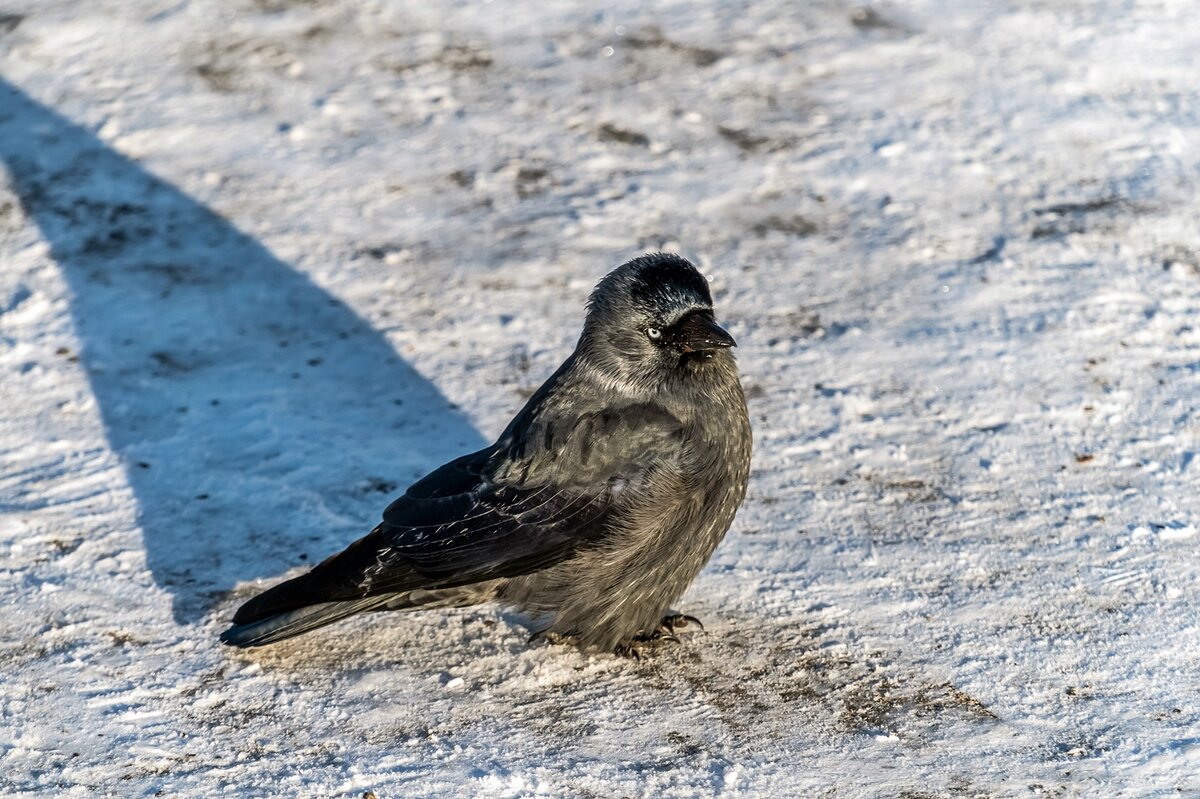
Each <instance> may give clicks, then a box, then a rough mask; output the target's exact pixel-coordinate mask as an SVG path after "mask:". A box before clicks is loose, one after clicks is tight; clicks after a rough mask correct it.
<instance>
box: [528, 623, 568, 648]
mask: <svg viewBox="0 0 1200 799" xmlns="http://www.w3.org/2000/svg"><path fill="white" fill-rule="evenodd" d="M571 638H572V636H570V635H565V634H564V633H559V632H555V631H554V630H551V629H550V628H549V627H547V628H546V629H545V630H538V631H537V632H536V633H534V634H533V635H531V636H529V640H528V641H526V642H525V643H526V644H529V645H530V646H532V645H533V644H536V643H537V642H538V641H545V642H546V643H548V644H563V643H567V642H568V641H569V640H570V639H571Z"/></svg>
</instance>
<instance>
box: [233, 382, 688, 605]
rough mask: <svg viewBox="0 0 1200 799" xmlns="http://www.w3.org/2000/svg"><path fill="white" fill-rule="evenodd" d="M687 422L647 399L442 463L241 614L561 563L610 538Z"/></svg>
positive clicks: (535, 424) (539, 428) (541, 425)
mask: <svg viewBox="0 0 1200 799" xmlns="http://www.w3.org/2000/svg"><path fill="white" fill-rule="evenodd" d="M679 427H680V426H679V423H678V421H677V420H675V419H674V417H671V416H669V415H668V414H665V412H659V411H651V410H647V409H645V408H642V407H641V406H639V407H637V408H633V409H622V410H621V411H613V412H604V413H596V414H582V415H574V416H573V417H571V418H570V419H556V420H553V421H547V420H544V419H534V420H533V421H532V422H531V424H530V426H529V429H527V430H523V431H521V435H520V436H519V437H518V438H517V439H516V440H519V441H520V442H521V446H519V447H511V446H505V442H504V439H502V440H501V442H498V443H497V444H496V445H493V446H492V447H489V448H487V449H483V450H480V451H479V452H475V453H472V454H470V455H466V456H463V457H461V458H458V459H457V460H453V461H451V462H450V463H447V464H446V465H444V466H442V467H441V468H439V469H436V470H435V471H433V472H432V473H430V474H429V475H428V476H426V477H425V478H423V479H422V480H420V481H418V482H417V483H415V484H414V485H413V486H412V487H411V488H409V489H408V491H407V492H405V494H404V495H403V496H401V497H400V498H399V499H397V500H396V501H395V502H393V503H392V504H391V505H390V506H388V508H387V510H385V511H384V514H383V521H382V523H380V525H379V526H378V527H376V528H375V530H373V531H372V532H371V533H370V534H369V535H367V536H366V537H364V538H362V539H360V540H358V541H356V542H355V543H354V544H351V545H350V547H348V548H347V549H346V550H345V551H343V552H341V553H339V554H337V555H334V556H333V557H331V558H328V559H327V560H325V561H324V562H322V563H321V564H320V565H318V566H317V567H315V568H314V569H313V570H312V571H311V572H309V573H308V574H306V575H303V576H302V577H299V578H296V579H295V580H292V581H289V582H288V583H284V584H282V585H280V586H277V587H276V588H275V589H272V590H271V591H268V592H266V593H265V594H262V595H260V596H259V597H256V598H255V599H253V600H251V601H250V602H249V603H247V605H246V606H243V609H242V611H239V616H241V617H242V618H244V619H247V620H250V619H253V618H258V617H261V616H264V615H269V614H271V613H278V612H281V611H284V610H288V609H291V608H294V607H299V606H302V605H307V604H312V603H315V602H329V601H339V600H347V599H357V598H362V597H370V596H377V595H381V594H389V593H396V592H402V591H411V590H413V589H416V588H450V587H454V586H460V585H466V584H469V583H475V582H480V581H482V580H488V579H493V578H497V577H513V576H517V575H521V574H528V573H530V572H532V571H536V570H538V569H541V568H545V567H547V566H549V565H552V564H554V563H558V562H560V561H562V560H564V559H566V558H567V557H569V556H570V555H571V553H573V552H575V551H576V550H577V549H578V548H580V547H586V546H589V545H594V544H595V543H597V542H599V541H602V540H603V539H604V537H605V536H606V535H607V534H608V533H609V532H610V531H611V529H612V527H613V526H612V524H611V522H612V520H613V518H614V515H615V514H617V513H619V509H620V507H621V506H622V505H623V504H624V503H623V501H622V500H623V499H624V498H625V497H626V496H627V495H628V494H630V493H634V494H636V493H638V492H639V491H640V488H641V486H643V485H644V484H645V482H646V481H647V480H648V479H649V477H650V475H651V474H652V473H653V472H654V471H655V470H656V469H662V468H664V466H665V465H667V464H668V462H669V461H670V459H671V457H672V451H673V450H672V448H671V447H670V444H671V442H672V441H676V440H677V439H678V436H679ZM676 449H677V447H676ZM271 594H274V596H273V597H269V595H271ZM243 611H244V613H243ZM237 620H238V619H236V618H235V621H237Z"/></svg>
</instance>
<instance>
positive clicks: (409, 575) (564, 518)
mask: <svg viewBox="0 0 1200 799" xmlns="http://www.w3.org/2000/svg"><path fill="white" fill-rule="evenodd" d="M733 346H734V340H733V338H732V337H731V336H730V335H729V334H728V333H727V332H725V330H724V329H722V328H721V327H720V326H719V325H718V324H717V322H716V321H715V319H714V317H713V304H712V295H711V294H710V293H709V288H708V282H707V281H706V280H705V279H704V277H703V276H702V275H701V274H700V273H699V272H698V271H696V268H695V267H694V266H692V264H691V263H689V262H688V261H687V260H686V259H684V258H681V257H679V256H677V255H669V254H664V253H654V254H648V255H645V256H642V257H640V258H636V259H634V260H632V261H629V262H628V263H626V264H623V265H622V266H620V267H618V268H617V269H615V270H613V271H612V272H610V273H609V274H608V275H607V276H606V277H605V278H604V279H603V280H601V281H600V283H599V284H598V285H597V286H596V288H595V290H594V291H593V292H592V295H591V299H590V300H589V301H588V309H587V318H586V320H585V321H584V325H583V333H582V335H581V336H580V338H579V343H578V344H577V345H576V347H575V351H574V352H573V353H571V355H570V357H568V358H567V360H566V361H565V362H564V363H563V364H562V366H560V367H559V368H558V370H557V371H556V372H555V373H554V374H553V375H551V376H550V378H549V379H548V380H547V381H546V382H545V384H544V385H542V387H541V388H540V389H538V391H537V392H536V393H535V394H534V395H533V396H532V397H531V398H530V400H529V402H528V403H526V405H525V407H524V408H522V409H521V411H520V413H518V414H517V415H516V418H514V419H513V420H512V422H510V423H509V425H508V427H507V428H506V429H505V430H504V432H503V433H502V434H501V435H500V438H499V439H497V441H496V443H495V444H493V445H492V446H490V447H487V448H486V449H482V450H480V451H479V452H474V453H472V454H470V455H464V456H463V457H461V458H458V459H457V460H453V461H450V462H449V463H447V464H446V465H444V466H442V467H441V468H439V469H436V470H435V471H433V472H432V473H430V474H429V475H428V476H426V477H424V478H422V479H421V480H419V481H417V482H416V483H415V484H413V485H412V487H410V488H409V489H408V490H407V491H406V492H405V493H404V495H403V496H402V497H400V498H399V499H397V500H396V501H395V502H393V503H392V504H391V505H389V506H388V507H387V509H386V510H385V511H384V512H383V521H382V522H381V523H380V524H379V526H378V527H376V528H375V529H374V530H372V531H371V532H370V534H368V535H367V536H365V537H364V538H361V539H359V540H358V541H356V542H354V543H353V544H351V545H350V546H349V547H347V548H346V549H345V550H344V551H343V552H341V553H339V554H337V555H334V556H332V557H330V558H328V559H327V560H325V561H324V562H322V563H321V564H320V565H318V566H316V567H315V568H313V569H312V570H311V571H310V572H308V573H307V574H304V575H302V576H300V577H296V578H295V579H292V580H288V581H286V582H283V583H281V584H279V585H277V586H275V587H274V588H271V589H268V590H267V591H264V592H263V593H261V594H259V595H258V596H256V597H254V598H253V599H251V600H250V601H248V602H246V603H245V604H244V605H242V606H241V608H240V609H239V610H238V611H237V613H236V614H235V615H234V617H233V626H232V627H230V628H229V629H228V630H226V631H225V633H224V634H223V635H222V636H221V640H222V641H224V642H225V643H227V644H233V645H234V646H241V647H247V646H260V645H263V644H270V643H274V642H275V641H279V640H282V639H284V638H290V637H291V636H293V635H299V634H300V633H304V632H308V631H309V630H313V629H315V628H317V627H321V626H324V625H326V624H329V623H331V622H334V621H337V620H339V619H343V618H346V617H347V616H351V615H354V614H356V613H361V612H363V611H378V610H400V609H413V608H433V607H460V606H465V605H474V604H477V603H481V602H489V601H496V602H500V603H503V604H505V605H508V606H513V607H516V608H519V609H520V610H521V611H523V612H524V613H526V614H528V615H529V616H531V617H532V618H534V619H535V620H536V621H537V622H539V623H540V624H541V625H542V627H541V630H540V632H539V634H543V633H545V634H549V635H551V636H553V637H563V638H567V639H571V640H573V641H575V642H576V643H577V644H578V645H580V646H582V647H596V648H600V649H605V650H612V651H616V652H625V653H634V654H636V653H637V645H638V644H639V642H643V641H648V640H655V639H658V638H663V637H667V638H671V637H673V636H672V635H671V633H672V632H673V631H674V630H676V629H677V628H680V627H683V626H686V625H687V624H688V623H692V622H696V620H695V619H693V618H692V617H690V616H683V615H678V614H676V615H664V614H666V613H667V611H668V609H669V608H670V607H671V604H672V603H673V602H674V601H675V600H677V599H678V598H679V597H680V596H681V595H682V594H683V592H684V590H685V589H686V588H687V586H688V584H689V583H691V581H692V579H693V578H694V577H695V576H696V574H697V573H698V572H699V571H700V569H701V568H702V567H703V566H704V564H705V563H706V562H707V561H708V559H709V557H710V556H711V555H712V553H713V550H714V549H716V546H717V544H718V543H720V541H721V539H722V538H723V537H724V536H725V532H726V531H727V530H728V529H729V526H730V524H731V523H732V522H733V516H734V513H735V512H736V511H737V509H738V506H739V505H741V503H742V500H743V498H744V497H745V495H746V481H747V479H748V477H749V473H750V443H751V436H750V420H749V418H748V416H747V413H746V401H745V397H744V395H743V393H742V386H741V383H740V382H739V380H738V372H737V366H736V364H735V363H734V359H733V355H732V353H731V351H730V348H731V347H733ZM696 623H698V622H696Z"/></svg>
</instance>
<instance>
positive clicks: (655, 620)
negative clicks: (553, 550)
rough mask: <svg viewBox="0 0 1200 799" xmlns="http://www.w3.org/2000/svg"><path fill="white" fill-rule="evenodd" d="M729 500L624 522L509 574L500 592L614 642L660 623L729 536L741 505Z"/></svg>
mask: <svg viewBox="0 0 1200 799" xmlns="http://www.w3.org/2000/svg"><path fill="white" fill-rule="evenodd" d="M730 500H733V497H732V496H731V497H730V498H729V499H728V500H726V501H724V502H722V503H721V505H722V506H724V507H720V508H716V509H714V508H712V507H711V506H709V505H708V504H707V503H705V502H703V501H698V502H690V503H681V505H680V506H679V507H677V508H676V509H675V510H676V512H674V513H670V514H666V515H665V516H664V518H663V519H662V521H661V523H660V524H657V525H649V526H638V525H633V526H630V527H627V528H626V529H624V530H622V531H620V532H618V533H617V534H615V535H614V536H613V537H612V539H611V540H610V541H608V542H606V543H605V544H604V545H602V546H599V547H596V548H592V549H587V550H584V551H582V552H580V553H578V554H577V555H576V556H575V557H573V558H570V559H568V560H566V561H564V562H562V563H560V564H557V565H555V566H553V567H551V568H549V569H546V570H544V571H541V572H536V573H534V574H530V575H526V576H524V577H519V578H515V579H513V580H510V581H509V583H508V585H507V586H506V588H505V589H504V591H503V597H502V598H503V599H505V600H507V601H509V602H511V603H512V604H515V605H517V606H519V607H521V608H522V609H523V610H524V611H526V612H528V613H530V614H531V615H534V616H537V617H541V618H542V619H544V620H546V621H548V622H549V623H548V626H547V627H546V629H549V630H552V631H554V632H558V633H562V634H566V635H572V636H574V637H576V638H577V639H578V640H579V641H580V643H582V644H584V645H591V646H596V647H599V648H602V649H611V648H613V647H615V646H616V645H617V644H620V643H622V642H626V641H628V640H629V639H630V638H632V637H633V636H635V635H637V634H638V633H641V632H649V631H652V630H654V629H657V627H658V625H659V623H660V622H661V620H662V618H663V616H664V614H665V613H666V612H667V610H668V609H669V608H670V606H671V603H673V602H675V601H676V600H677V599H679V597H680V596H681V595H682V594H683V592H684V591H685V590H686V589H687V587H688V585H689V584H691V582H692V580H693V579H694V578H695V577H696V575H697V574H698V573H699V572H700V570H701V569H702V568H704V564H705V563H707V562H708V559H709V558H710V557H711V556H712V553H713V550H715V549H716V547H717V544H719V543H720V541H721V539H722V538H723V537H724V535H725V531H726V530H727V529H728V528H729V525H730V522H731V521H732V519H733V511H734V510H735V509H736V504H735V502H734V501H730ZM726 508H727V509H726ZM714 511H715V512H714Z"/></svg>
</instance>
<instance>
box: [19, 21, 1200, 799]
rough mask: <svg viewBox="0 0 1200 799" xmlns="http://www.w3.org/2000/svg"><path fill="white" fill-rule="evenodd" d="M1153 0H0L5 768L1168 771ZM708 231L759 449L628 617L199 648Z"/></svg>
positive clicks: (1167, 518) (1167, 130) (52, 773)
mask: <svg viewBox="0 0 1200 799" xmlns="http://www.w3.org/2000/svg"><path fill="white" fill-rule="evenodd" d="M1195 11H1196V8H1195V4H1194V3H1193V2H1190V0H1160V1H1159V2H1148V3H1130V2H1115V1H1114V2H1085V1H1084V0H1061V1H1055V2H1051V0H1023V1H1020V2H994V3H992V2H966V3H963V2H955V1H954V0H924V1H920V0H914V2H911V3H904V4H900V3H886V4H882V5H873V6H853V5H849V4H843V3H837V2H830V1H829V0H816V1H815V2H803V3H802V2H792V0H767V1H765V2H753V3H751V2H731V1H730V2H726V1H725V0H716V1H715V2H698V1H697V0H686V2H683V1H679V2H666V3H661V4H654V6H653V7H651V6H650V4H643V3H638V2H633V0H616V2H613V3H608V4H603V5H601V4H594V3H585V2H578V3H554V4H550V3H542V2H507V1H506V0H496V1H495V2H470V3H467V2H447V3H419V2H400V1H399V0H397V2H383V1H382V0H364V1H363V2H354V3H349V2H329V1H328V0H223V1H221V2H218V1H217V0H88V1H87V2H85V1H84V0H2V2H0V75H2V76H3V77H2V85H0V553H2V554H0V599H2V601H3V604H4V607H5V612H4V613H3V614H2V615H0V671H2V676H0V794H3V795H5V796H18V795H30V796H61V797H94V796H119V797H138V796H185V797H208V796H216V795H230V796H239V797H241V796H244V797H257V796H286V797H331V796H344V797H361V796H363V795H364V794H366V795H370V794H371V793H373V794H374V795H375V796H377V797H379V799H388V798H394V797H403V798H405V799H408V798H411V797H460V796H472V797H474V796H479V797H525V796H553V797H557V796H571V797H710V796H711V797H716V796H721V797H793V796H794V797H829V798H837V799H841V798H842V797H909V798H910V799H915V798H916V797H925V798H928V797H1004V796H1032V795H1045V796H1055V797H1073V796H1097V797H1122V796H1181V795H1182V796H1200V702H1198V701H1197V700H1198V697H1200V613H1198V611H1197V606H1198V601H1200V557H1198V551H1197V550H1198V548H1200V536H1198V534H1197V531H1198V529H1200V462H1198V459H1197V452H1198V451H1200V418H1198V416H1197V411H1198V409H1200V229H1198V225H1200V223H1198V217H1200V210H1198V209H1200V203H1198V196H1200V193H1198V191H1197V188H1198V186H1200V80H1198V79H1197V76H1198V75H1200V25H1197V24H1196V14H1195ZM656 249H666V250H675V251H679V252H682V253H683V254H685V255H687V256H689V257H691V258H693V259H694V260H695V261H696V262H697V263H698V264H699V265H701V268H702V269H703V270H704V271H705V272H706V273H707V274H709V275H711V280H712V285H713V288H714V293H715V296H716V298H717V303H718V314H719V316H720V318H721V319H722V320H723V321H724V322H725V323H727V325H728V326H729V328H730V330H731V332H732V333H733V334H734V336H735V337H736V338H737V339H738V342H739V344H740V346H739V348H738V350H737V352H738V355H739V359H740V364H741V368H742V371H743V374H744V381H745V385H746V388H747V393H748V396H749V399H750V407H751V413H752V417H753V422H754V426H755V433H756V451H755V460H754V467H755V468H754V474H753V476H752V478H751V486H750V494H749V497H748V499H747V501H746V504H745V506H744V507H743V509H742V511H741V513H740V515H739V517H738V519H737V521H736V522H735V524H734V527H733V529H732V530H731V532H730V534H729V536H728V538H727V540H726V542H725V543H724V544H723V546H722V547H721V548H720V549H719V550H718V552H717V554H716V556H715V557H714V559H713V561H712V562H711V563H710V564H709V566H708V568H707V569H706V570H705V571H704V572H703V573H702V574H701V575H700V577H699V578H698V579H697V580H696V582H695V584H694V585H693V586H692V588H691V589H690V590H689V592H688V593H687V595H686V596H685V597H684V598H683V600H682V601H681V602H680V606H679V610H681V611H683V612H686V613H690V614H694V615H696V616H699V617H701V618H702V619H703V620H704V622H705V624H706V627H707V630H706V632H702V633H701V632H697V633H695V634H692V635H688V636H687V637H686V640H685V641H684V642H683V643H681V644H678V645H673V646H671V645H664V646H662V647H661V648H659V649H656V650H653V651H651V652H650V653H648V656H647V657H644V658H643V659H641V660H639V661H633V660H627V659H622V658H618V657H614V656H611V655H607V654H603V653H586V652H584V653H581V652H579V651H577V650H575V649H572V648H569V647H564V646H552V645H546V644H544V643H536V644H532V645H531V644H527V642H526V639H527V637H528V635H529V632H530V630H529V626H528V623H527V620H525V619H523V618H521V617H520V616H518V615H516V614H513V613H511V612H508V611H506V610H505V609H502V608H493V607H482V608H473V609H466V610H458V611H431V612H426V613H420V614H410V615H404V614H394V615H388V614H379V615H375V616H373V617H371V618H359V619H353V620H350V621H348V622H345V623H342V624H339V625H336V626H334V627H330V628H327V629H324V630H321V631H319V632H316V633H313V634H311V635H307V636H304V637H302V638H299V639H295V640H293V641H289V642H286V643H284V644H280V645H278V646H275V647H272V648H268V649H264V650H253V651H238V650H232V649H229V648H225V647H222V646H220V645H219V644H218V643H217V635H218V633H219V632H220V631H221V630H222V629H223V628H224V627H225V625H226V624H227V622H228V619H229V617H230V615H231V613H232V612H233V610H234V608H235V607H236V606H237V605H238V603H239V602H240V601H243V600H244V599H245V598H246V597H248V596H250V595H251V594H252V593H254V592H255V591H257V590H260V589H261V588H263V587H265V586H267V585H270V584H271V583H272V582H273V581H275V580H277V579H279V578H280V577H282V576H283V575H285V574H295V573H298V572H299V570H301V569H303V568H304V567H305V566H306V565H311V564H312V563H315V562H316V561H318V560H320V559H321V558H323V557H325V556H326V555H328V554H331V553H332V552H335V551H337V550H339V549H340V548H342V547H343V546H345V545H346V544H347V543H349V542H350V541H351V540H353V539H354V538H356V537H358V536H359V535H362V534H363V533H365V532H367V531H368V530H369V529H370V528H371V526H373V524H374V523H375V521H376V520H377V518H378V516H379V513H380V512H381V511H382V509H383V507H384V506H385V505H386V503H387V502H388V501H389V500H390V499H391V498H392V497H393V496H395V495H396V494H398V493H399V492H400V491H402V490H403V489H404V487H405V486H406V485H407V484H408V483H409V482H411V481H412V480H413V479H415V478H417V477H419V476H420V475H422V474H423V473H424V472H426V471H427V470H429V469H430V468H432V467H434V466H437V465H439V464H440V463H442V462H443V461H444V460H446V459H449V458H451V457H453V456H456V455H459V454H462V453H464V452H467V451H469V450H471V449H473V448H477V447H479V446H482V445H484V444H486V443H487V442H488V441H490V440H492V439H493V438H494V437H495V436H496V435H497V434H498V433H499V431H500V430H501V429H502V428H503V426H504V424H505V423H506V422H507V420H508V419H509V417H510V416H511V415H512V414H513V413H514V412H515V410H516V409H517V408H518V407H519V406H520V405H521V403H522V402H523V401H524V399H525V398H526V397H527V396H528V395H529V393H530V392H531V391H532V390H533V389H534V388H536V387H537V385H538V384H539V383H540V382H541V381H542V380H543V379H544V378H545V377H546V376H547V375H548V374H549V373H550V372H551V371H552V370H553V369H554V368H555V367H556V366H557V365H558V363H559V362H560V361H561V360H562V359H563V358H564V357H565V356H566V355H567V353H568V352H569V351H570V349H571V347H572V346H573V344H574V340H575V337H576V336H577V335H578V331H579V328H580V323H581V321H582V314H583V305H584V302H585V299H586V297H587V294H588V291H589V289H590V287H591V286H592V285H593V284H594V283H595V282H596V281H597V280H598V279H599V278H600V277H601V276H602V275H603V274H604V273H605V272H606V271H608V270H609V269H611V268H612V267H614V266H616V265H617V264H619V263H620V262H622V261H623V260H625V259H627V258H629V257H631V256H634V255H636V254H639V253H642V252H645V251H648V250H656Z"/></svg>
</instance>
